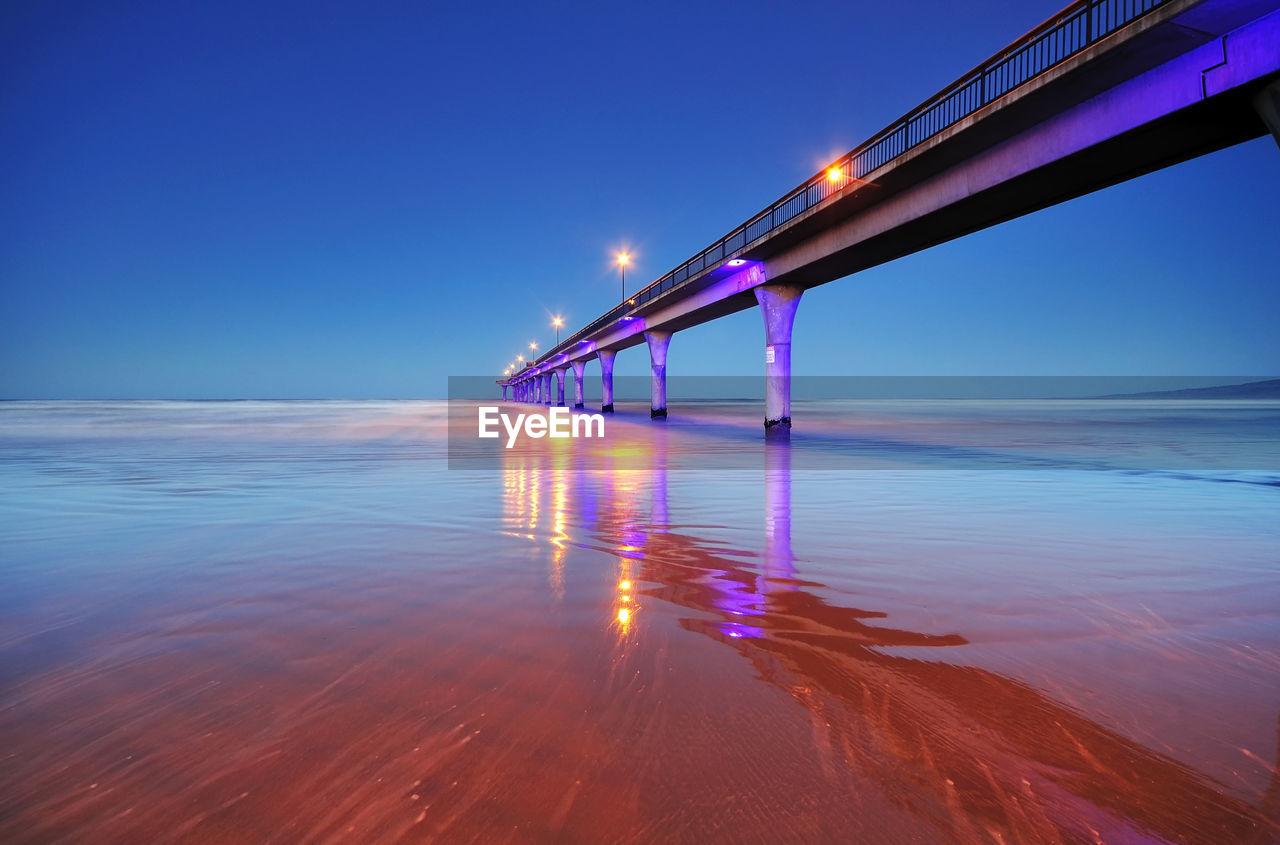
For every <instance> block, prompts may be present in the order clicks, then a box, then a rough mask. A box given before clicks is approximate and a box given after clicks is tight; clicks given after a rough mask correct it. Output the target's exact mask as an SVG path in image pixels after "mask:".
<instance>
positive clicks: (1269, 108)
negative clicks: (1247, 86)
mask: <svg viewBox="0 0 1280 845" xmlns="http://www.w3.org/2000/svg"><path fill="white" fill-rule="evenodd" d="M1253 107H1254V108H1255V109H1257V111H1258V115H1259V117H1261V118H1262V122H1263V123H1265V124H1267V128H1268V129H1270V130H1271V137H1272V138H1275V139H1276V145H1277V146H1280V79H1277V80H1275V81H1274V82H1272V83H1271V84H1270V85H1268V86H1267V87H1265V88H1263V89H1262V90H1261V91H1259V92H1258V93H1257V95H1256V96H1255V97H1254V98H1253Z"/></svg>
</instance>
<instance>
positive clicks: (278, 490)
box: [0, 404, 1280, 843]
mask: <svg viewBox="0 0 1280 845" xmlns="http://www.w3.org/2000/svg"><path fill="white" fill-rule="evenodd" d="M101 413H102V415H103V416H102V417H101V418H95V419H94V420H93V421H92V424H91V425H90V424H88V423H86V424H85V425H84V426H83V427H76V426H66V427H64V428H63V429H61V430H60V431H59V432H57V433H52V434H51V433H49V432H48V431H43V429H44V428H45V426H44V424H43V423H42V422H41V419H43V418H37V417H35V416H29V417H28V418H25V419H21V420H15V418H13V417H12V416H10V417H9V418H8V420H7V425H6V426H5V427H4V428H3V430H4V431H5V432H6V433H7V436H8V439H7V441H6V447H7V449H6V454H7V455H8V456H9V457H10V458H11V460H9V461H7V462H6V469H5V480H6V482H7V487H8V489H9V491H10V492H9V494H7V495H6V497H5V500H4V503H3V507H4V510H3V516H4V518H3V522H2V523H0V527H2V528H3V531H4V539H5V542H4V548H5V552H4V559H5V564H4V565H5V569H4V570H3V571H4V584H3V585H4V587H5V590H4V592H5V594H6V597H5V598H3V599H0V610H2V611H3V612H2V613H0V754H3V757H4V765H3V767H0V841H5V842H62V841H65V842H84V841H94V842H228V843H231V842H259V841H261V842H329V841H349V842H417V841H432V840H436V841H449V842H469V841H539V842H541V841H545V842H633V841H644V842H680V841H688V842H706V841H727V842H779V841H797V842H818V841H825V842H850V841H866V842H913V841H918V842H1096V841H1102V842H1149V841H1158V842H1159V841H1168V842H1204V843H1221V842H1275V841H1280V777H1277V773H1276V761H1277V747H1276V745H1277V714H1278V713H1280V586H1278V584H1280V578H1277V575H1280V538H1278V537H1277V528H1276V520H1275V519H1274V516H1275V514H1276V513H1277V512H1278V509H1277V507H1276V505H1277V503H1278V501H1280V488H1277V487H1276V486H1274V485H1272V484H1269V483H1228V484H1222V483H1216V482H1215V479H1214V478H1212V477H1206V476H1198V477H1179V476H1177V475H1174V474H1165V475H1155V476H1132V475H1124V474H1117V473H1109V472H1075V471H1013V472H970V473H965V472H905V473H894V472H883V471H882V472H865V473H846V472H822V471H812V472H809V471H801V470H797V469H795V468H794V466H793V463H794V457H795V456H794V454H793V450H792V449H791V448H781V449H771V450H770V451H768V452H767V453H766V454H765V462H764V464H763V465H762V466H761V468H760V469H759V471H754V472H752V471H743V470H736V471H723V472H701V473H700V472H696V471H683V470H672V469H669V468H668V463H669V462H671V463H679V461H676V460H675V458H676V457H677V456H676V452H677V451H679V450H682V449H687V448H691V447H688V446H685V445H681V444H679V443H672V442H670V441H669V440H668V439H667V435H663V434H661V433H659V434H654V433H653V430H652V429H650V428H647V427H646V426H647V425H648V423H647V421H644V422H643V423H641V422H639V421H630V420H629V419H628V418H627V417H626V415H622V417H621V418H620V421H619V431H623V432H626V434H625V436H626V437H627V438H630V440H629V441H628V442H629V443H630V445H631V447H632V448H633V449H634V450H638V451H641V452H643V453H645V454H647V455H649V456H651V459H652V460H651V465H650V466H649V467H648V468H647V469H646V470H643V471H638V470H630V469H628V470H615V471H609V470H608V469H606V468H603V467H602V466H601V465H599V464H597V463H584V462H583V461H581V460H580V459H579V458H577V457H576V456H575V455H574V453H572V452H571V451H567V450H560V451H558V452H557V451H544V452H517V453H515V454H512V455H511V456H509V457H507V458H505V463H504V466H503V467H502V468H501V469H500V470H497V471H489V472H484V471H477V472H459V471H450V470H446V469H444V468H443V465H444V458H443V445H442V428H441V425H442V423H441V421H440V413H439V409H438V408H436V407H425V406H423V405H421V404H419V405H403V406H402V405H395V404H390V405H387V406H376V405H367V406H361V405H355V406H351V407H345V406H344V407H332V406H320V407H316V408H306V409H302V410H299V409H298V408H297V407H296V406H292V407H286V408H284V409H283V410H282V409H279V408H273V407H270V406H265V407H263V408H254V409H238V410H236V411H235V413H236V414H237V416H236V417H235V418H234V419H227V418H216V419H213V420H211V421H210V419H209V418H210V416H213V417H217V413H223V412H221V411H219V412H217V413H214V412H206V413H204V414H203V416H202V414H201V412H200V409H194V410H191V411H190V412H188V411H187V410H186V409H182V410H181V412H180V413H179V412H175V411H174V410H172V409H169V408H161V409H159V410H150V411H146V412H145V413H143V412H139V411H138V410H137V409H136V408H135V409H125V410H123V411H122V410H119V409H112V408H107V409H105V410H103V411H102V412H101ZM139 414H141V415H142V418H141V419H139ZM104 419H105V420H107V421H112V420H114V421H116V422H118V423H119V425H118V426H116V427H114V428H113V427H111V426H106V427H105V428H104V425H103V422H104ZM246 420H249V421H248V422H247V421H246ZM206 423H207V424H206ZM629 426H633V427H631V428H629ZM945 429H946V426H945V421H939V427H938V431H945ZM107 430H109V431H110V433H109V434H104V433H103V432H104V431H107ZM246 430H248V431H252V432H253V436H252V437H246V436H245V435H244V432H245V431H246ZM42 431H43V433H42ZM68 432H70V433H68ZM89 432H97V433H96V434H93V435H92V436H90V434H89ZM232 432H235V433H234V434H233V433H232ZM935 433H937V432H935ZM620 436H622V435H620ZM942 442H945V441H944V440H939V443H942ZM693 448H697V447H693ZM668 459H670V461H669V460H668ZM1233 478H1235V482H1239V478H1238V477H1236V476H1233ZM1218 480H1221V479H1218ZM1262 481H1264V482H1265V481H1266V479H1262Z"/></svg>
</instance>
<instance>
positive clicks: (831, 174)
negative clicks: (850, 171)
mask: <svg viewBox="0 0 1280 845" xmlns="http://www.w3.org/2000/svg"><path fill="white" fill-rule="evenodd" d="M827 178H828V179H830V180H831V181H832V182H839V181H840V180H841V179H843V178H844V172H843V171H842V170H841V169H840V168H838V167H833V168H831V169H830V170H828V171H827Z"/></svg>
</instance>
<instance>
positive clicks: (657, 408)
mask: <svg viewBox="0 0 1280 845" xmlns="http://www.w3.org/2000/svg"><path fill="white" fill-rule="evenodd" d="M644 339H645V340H646V341H648V342H649V364H650V366H651V367H652V369H653V388H652V393H653V398H652V400H651V401H650V402H649V419H658V418H660V417H661V418H666V416H667V346H668V345H670V343H671V332H660V331H654V332H645V333H644Z"/></svg>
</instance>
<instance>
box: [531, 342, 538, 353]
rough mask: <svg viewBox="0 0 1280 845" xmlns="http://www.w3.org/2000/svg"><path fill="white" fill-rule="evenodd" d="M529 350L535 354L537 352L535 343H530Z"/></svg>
mask: <svg viewBox="0 0 1280 845" xmlns="http://www.w3.org/2000/svg"><path fill="white" fill-rule="evenodd" d="M529 348H530V349H532V350H533V351H534V352H537V351H538V344H536V343H530V344H529Z"/></svg>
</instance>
